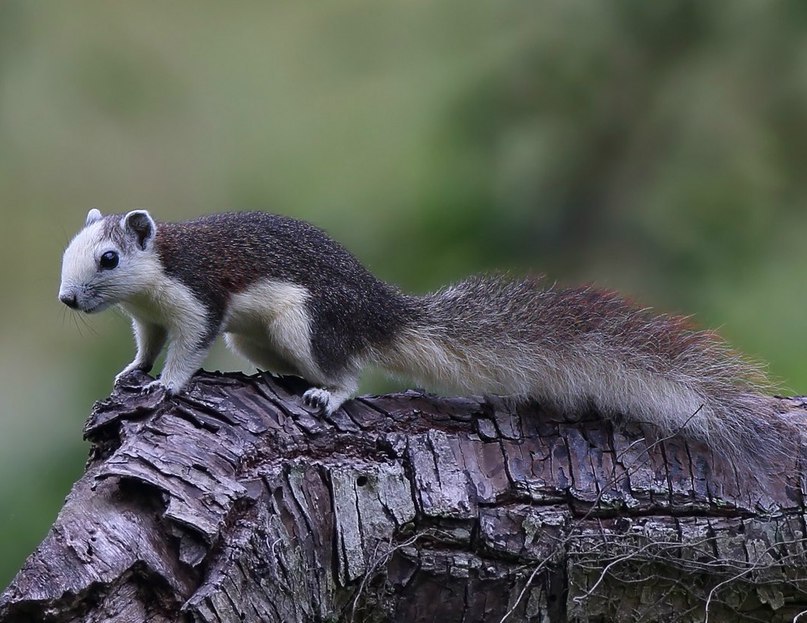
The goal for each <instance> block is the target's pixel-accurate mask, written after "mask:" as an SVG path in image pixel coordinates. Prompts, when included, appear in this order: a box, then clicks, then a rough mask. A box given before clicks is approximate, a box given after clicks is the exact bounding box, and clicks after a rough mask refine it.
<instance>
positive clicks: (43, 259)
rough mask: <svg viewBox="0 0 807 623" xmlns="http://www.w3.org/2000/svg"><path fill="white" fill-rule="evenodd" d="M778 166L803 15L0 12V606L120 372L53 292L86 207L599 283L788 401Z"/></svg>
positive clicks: (410, 5)
mask: <svg viewBox="0 0 807 623" xmlns="http://www.w3.org/2000/svg"><path fill="white" fill-rule="evenodd" d="M805 162H807V4H805V3H804V2H803V1H801V0H795V1H791V2H773V3H759V2H753V1H747V0H746V1H737V2H711V3H704V2H700V1H695V0H689V1H687V0H684V1H677V2H666V1H658V2H646V1H638V0H637V1H635V2H613V3H595V2H583V1H576V0H563V1H557V2H545V3H534V2H513V1H509V0H503V1H499V2H495V3H491V2H477V1H473V0H446V1H443V2H439V3H436V2H424V1H421V0H415V1H412V2H406V3H378V2H372V1H369V0H347V1H344V2H338V3H318V2H306V3H280V2H254V3H253V2H238V3H219V2H211V1H199V0H197V1H194V2H187V1H178V2H172V3H157V2H138V3H134V2H131V3H122V2H114V3H112V2H103V1H101V0H97V1H85V0H75V1H73V2H69V3H67V2H64V3H57V2H47V3H44V2H37V3H34V2H21V1H15V0H5V1H4V2H2V3H0V210H1V211H2V232H3V234H2V235H3V244H2V245H0V282H1V283H2V292H3V304H2V306H0V320H2V321H1V322H0V344H1V345H2V354H1V356H0V406H1V407H2V408H1V409H0V430H1V431H2V434H1V435H0V505H1V506H0V585H2V586H5V585H6V584H7V582H8V581H9V580H10V579H11V577H12V575H13V573H14V572H15V571H16V570H17V569H18V568H19V566H20V564H21V563H22V561H23V560H24V557H25V556H26V555H27V554H28V553H29V552H30V551H31V550H32V549H33V548H34V547H35V545H36V544H37V543H38V542H39V541H40V539H41V538H42V537H43V536H44V534H45V533H46V531H47V528H48V526H49V525H50V524H51V522H52V521H53V519H54V517H55V515H56V513H57V511H58V509H59V508H60V506H61V503H62V500H63V498H64V496H65V494H66V493H67V492H68V491H69V488H70V484H71V483H72V482H73V481H74V480H75V479H76V478H78V476H79V475H80V474H81V471H82V467H83V463H84V460H85V457H86V453H87V449H88V447H87V445H86V444H85V443H83V442H82V439H81V430H82V424H83V422H84V419H85V417H86V416H87V414H88V412H89V409H90V406H91V404H92V402H93V400H96V399H99V398H102V397H104V396H105V395H106V394H107V393H108V392H109V390H110V388H111V383H112V378H113V376H114V374H115V373H116V372H117V371H118V370H119V369H120V368H122V367H123V365H124V364H125V363H127V362H128V361H129V360H130V358H131V356H132V353H133V346H132V342H131V337H130V335H129V329H128V325H127V322H126V321H125V320H124V319H123V318H122V317H120V316H117V315H116V314H114V313H107V314H103V315H100V316H94V317H91V318H86V319H83V318H79V317H78V316H76V315H73V314H71V313H67V312H68V311H69V310H66V309H63V306H62V305H60V304H59V303H58V302H57V300H56V292H57V288H58V280H59V263H60V256H61V252H62V250H63V248H64V246H65V244H66V243H67V241H68V240H69V238H70V236H71V235H72V234H73V233H74V232H75V231H76V230H77V229H78V228H79V227H80V226H81V224H82V223H83V219H84V216H85V214H86V212H87V210H88V209H89V208H90V207H93V206H96V207H98V208H100V209H101V210H102V211H104V212H107V211H114V212H121V211H126V210H129V209H132V208H136V207H145V208H148V209H150V210H152V213H153V214H154V215H155V216H156V217H157V218H162V219H166V220H168V219H180V218H184V217H190V216H192V215H196V214H200V213H207V212H215V211H221V210H225V209H265V210H270V211H276V212H281V213H284V214H290V215H295V216H298V217H302V218H305V219H308V220H311V221H313V222H315V223H317V224H318V225H320V226H321V227H323V228H325V229H326V230H328V231H329V232H331V233H332V234H333V236H334V237H336V238H337V239H338V240H340V241H342V242H343V243H344V244H346V245H347V246H348V247H349V248H350V249H351V250H353V251H354V252H355V253H356V254H357V255H358V256H359V257H360V258H362V259H363V260H364V261H365V262H366V263H367V264H368V265H369V266H370V267H371V269H373V270H374V271H375V272H376V273H377V274H379V275H380V276H382V277H383V278H385V279H388V280H390V281H394V282H396V283H398V284H400V285H401V286H403V287H404V288H406V289H410V290H413V291H423V290H426V289H430V288H434V287H437V286H439V285H441V284H444V283H446V282H449V281H452V280H457V279H460V278H461V277H463V276H464V275H466V274H468V273H470V272H472V271H480V270H487V269H493V268H505V269H511V270H514V271H524V270H535V271H542V272H546V273H548V274H549V275H551V276H552V278H553V279H559V280H560V281H563V282H578V281H596V282H598V283H600V284H602V285H604V286H606V287H611V288H616V289H619V290H622V291H624V292H626V293H627V294H629V295H631V296H633V297H634V298H636V299H638V300H640V301H642V302H643V303H646V304H648V305H652V306H654V307H657V308H661V309H664V310H669V311H679V312H684V313H688V314H689V313H691V314H695V315H696V317H697V319H698V321H699V322H700V323H701V324H703V325H706V326H711V327H719V328H720V330H721V331H722V333H723V334H724V335H725V336H726V337H727V338H728V339H729V340H730V341H731V342H733V343H734V344H736V345H737V346H738V347H739V348H740V349H742V350H744V351H746V352H748V353H749V354H751V355H752V356H753V357H755V358H758V359H761V360H764V361H768V362H770V369H771V372H772V374H773V375H774V377H775V378H777V379H779V380H780V381H781V382H782V386H783V387H784V388H785V389H786V390H787V391H799V390H800V391H802V392H807V362H805V357H804V356H803V350H804V346H805V344H807V330H805V327H804V322H803V317H804V313H803V309H804V305H805V303H807V292H805V287H804V285H803V278H802V275H803V273H804V269H805V267H806V266H807V245H805V244H804V242H805V237H806V236H807V210H806V209H805V203H806V200H807V176H805V175H804V174H803V170H802V167H803V166H804V164H805ZM242 366H243V364H242V362H240V361H238V360H236V359H234V358H232V357H230V356H229V355H228V354H227V353H226V352H225V351H224V349H223V348H222V347H218V348H217V350H216V352H215V354H214V356H213V357H212V358H211V360H210V361H209V362H208V364H207V367H209V368H221V369H238V368H240V367H242ZM245 369H248V368H245ZM374 387H376V386H374V385H372V384H371V385H368V386H367V388H368V389H373V388H374Z"/></svg>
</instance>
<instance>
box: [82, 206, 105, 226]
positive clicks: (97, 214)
mask: <svg viewBox="0 0 807 623" xmlns="http://www.w3.org/2000/svg"><path fill="white" fill-rule="evenodd" d="M102 218H103V216H102V215H101V210H99V209H98V208H93V209H92V210H90V211H89V212H87V220H86V221H85V222H84V226H85V227H87V226H88V225H92V224H93V223H97V222H98V221H100V220H101V219H102Z"/></svg>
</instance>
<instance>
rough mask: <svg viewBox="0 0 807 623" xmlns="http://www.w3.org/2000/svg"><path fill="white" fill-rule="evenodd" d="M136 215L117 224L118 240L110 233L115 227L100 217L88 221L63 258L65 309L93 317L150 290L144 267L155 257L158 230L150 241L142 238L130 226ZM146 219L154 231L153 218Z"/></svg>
mask: <svg viewBox="0 0 807 623" xmlns="http://www.w3.org/2000/svg"><path fill="white" fill-rule="evenodd" d="M142 213H143V212H142V211H141V214H142ZM132 214H134V213H130V214H129V215H127V216H125V217H123V218H122V219H121V220H120V223H114V227H115V230H116V231H115V235H114V236H110V232H109V227H110V226H111V225H112V223H110V222H108V221H105V220H102V219H101V215H100V213H98V215H97V219H95V220H94V221H91V219H90V218H89V217H88V224H87V226H86V227H85V228H84V229H82V230H81V231H80V232H79V233H78V234H76V237H75V238H73V240H72V241H71V242H70V244H69V245H68V247H67V249H65V252H64V257H63V258H62V283H61V286H60V287H59V299H60V300H61V301H62V302H63V303H64V304H65V305H67V306H68V307H72V308H73V309H77V310H79V311H83V312H85V313H88V314H91V313H94V312H99V311H102V310H104V309H106V308H107V307H109V306H111V305H115V304H116V303H121V302H123V301H126V300H127V299H129V298H130V297H132V296H134V295H136V294H138V293H140V292H142V291H143V289H144V288H146V287H148V284H147V283H146V282H145V279H144V277H145V275H144V274H143V273H144V271H143V267H144V264H146V265H148V264H149V261H148V260H149V259H150V258H151V257H153V255H154V251H153V249H152V245H151V240H152V239H153V232H154V229H151V235H150V236H148V237H147V238H145V239H144V238H141V237H138V235H137V234H136V233H135V232H134V231H132V230H131V229H130V228H129V227H128V226H127V224H128V222H129V217H130V216H131V215H132ZM91 215H92V213H91ZM145 215H146V217H145V218H147V219H148V222H149V223H150V224H151V226H152V228H153V221H151V217H149V216H148V213H145ZM141 218H142V217H141Z"/></svg>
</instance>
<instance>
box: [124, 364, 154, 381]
mask: <svg viewBox="0 0 807 623" xmlns="http://www.w3.org/2000/svg"><path fill="white" fill-rule="evenodd" d="M149 370H151V366H148V365H146V364H142V363H138V362H137V361H133V362H132V363H130V364H129V365H128V366H126V367H125V368H124V369H123V370H121V371H120V372H118V374H117V375H115V385H120V384H121V382H122V381H123V379H125V378H126V377H127V376H129V375H130V374H131V373H132V372H145V373H147V374H148V371H149Z"/></svg>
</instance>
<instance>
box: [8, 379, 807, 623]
mask: <svg viewBox="0 0 807 623" xmlns="http://www.w3.org/2000/svg"><path fill="white" fill-rule="evenodd" d="M130 378H131V381H132V383H133V385H132V386H128V387H127V386H124V387H121V388H119V389H117V390H116V391H115V393H113V395H112V396H110V397H109V398H108V399H106V400H104V401H102V402H100V403H98V404H96V406H95V408H94V409H93V412H92V414H91V416H90V418H89V420H88V422H87V425H86V429H85V434H86V437H87V439H89V440H90V442H91V443H92V450H91V454H90V458H89V461H88V463H87V470H86V473H85V475H84V476H83V477H82V478H81V480H79V481H78V482H77V483H76V484H75V486H74V487H73V490H72V492H71V493H70V495H69V496H68V498H67V500H66V502H65V505H64V508H63V509H62V511H61V513H60V514H59V517H58V519H57V520H56V523H55V524H54V525H53V528H52V529H51V531H50V533H49V534H48V536H47V537H46V538H45V540H44V541H43V542H42V544H41V545H40V546H39V548H38V549H37V550H36V551H35V552H34V553H33V554H32V555H31V556H30V558H29V559H28V560H27V562H26V563H25V565H24V567H23V568H22V570H21V571H20V572H19V574H18V575H17V576H16V578H15V579H14V580H13V582H12V583H11V585H10V586H9V587H8V588H7V589H6V591H5V592H4V593H3V595H2V596H1V597H0V623H11V622H19V621H53V622H71V623H72V622H78V621H88V622H89V621H98V622H101V621H116V622H127V623H129V622H140V621H155V622H168V621H198V622H205V623H207V622H209V623H214V622H215V623H221V622H231V621H280V622H294V621H400V622H417V621H436V620H439V621H441V622H444V623H449V622H453V621H457V622H459V621H464V622H470V621H500V620H502V619H503V617H505V616H507V615H508V613H510V614H509V617H508V618H507V619H506V620H508V621H545V622H558V621H612V620H613V621H634V620H635V621H639V620H641V621H678V620H680V621H702V620H704V619H705V618H706V615H707V612H708V618H709V620H710V621H742V620H748V621H790V620H793V618H794V617H795V616H797V615H798V614H799V613H800V612H802V611H803V610H805V609H807V593H806V592H805V582H807V564H806V563H807V557H806V556H805V533H806V532H807V528H806V527H805V505H804V494H805V482H804V479H803V477H802V476H801V472H800V470H799V469H797V468H798V467H799V465H800V460H799V461H797V460H796V458H794V459H793V462H792V463H791V464H789V465H779V466H774V468H775V470H776V472H777V475H776V476H775V477H772V478H764V479H761V480H756V481H755V480H754V479H752V478H745V477H741V476H739V474H742V470H738V469H734V468H733V467H732V466H729V465H726V464H725V463H723V462H721V461H720V460H719V459H716V458H715V457H712V456H710V454H709V453H708V451H707V450H706V449H705V448H703V447H699V446H697V445H693V444H689V445H687V444H685V443H684V442H683V441H682V440H680V439H677V438H676V439H668V440H662V441H660V442H657V443H650V442H648V441H646V440H645V439H644V437H643V436H642V434H641V431H639V430H638V429H631V428H626V429H621V430H614V428H613V427H612V426H611V425H610V424H609V423H606V422H604V421H603V420H602V419H600V418H599V417H598V416H596V415H594V414H591V415H590V416H586V417H583V418H569V417H566V416H564V415H563V414H558V413H552V412H548V411H544V410H541V409H540V407H539V406H537V405H535V406H518V407H517V406H515V405H513V404H510V403H509V402H507V401H505V400H502V399H497V398H454V399H439V398H436V397H433V396H429V395H425V394H422V393H419V392H411V391H410V392H406V393H403V394H397V395H391V396H381V397H366V398H360V399H357V400H354V401H351V402H349V403H347V404H346V405H345V407H344V409H342V410H340V411H338V412H337V413H335V414H334V415H333V416H330V417H328V418H321V417H315V416H312V415H311V414H309V413H308V412H307V411H305V410H304V409H303V408H302V406H301V401H300V398H299V396H300V395H301V392H302V390H303V389H304V388H305V387H304V386H303V385H302V382H301V381H300V380H299V379H292V378H284V379H276V378H272V377H269V376H255V377H245V376H242V375H233V374H228V375H215V374H207V373H205V374H200V375H199V376H197V377H196V378H195V380H194V382H193V384H192V387H191V390H190V391H189V392H188V393H187V394H184V395H182V396H181V397H178V398H173V399H170V400H166V399H164V396H163V394H162V393H161V392H156V393H152V394H142V393H140V392H139V391H138V390H137V387H136V385H135V384H137V383H142V382H144V381H145V377H142V376H138V375H134V376H133V377H130ZM786 402H787V405H788V407H789V408H790V414H789V415H788V416H787V417H791V418H794V419H797V420H799V421H801V420H804V419H805V418H804V414H805V413H807V410H805V403H804V402H802V401H801V400H798V399H791V400H789V401H786ZM802 620H807V614H805V615H804V616H803V619H802Z"/></svg>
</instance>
